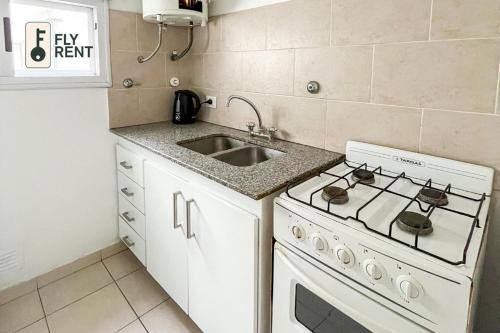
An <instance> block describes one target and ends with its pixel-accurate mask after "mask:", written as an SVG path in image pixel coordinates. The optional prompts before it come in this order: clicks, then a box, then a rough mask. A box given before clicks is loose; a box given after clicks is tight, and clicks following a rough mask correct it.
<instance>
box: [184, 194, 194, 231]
mask: <svg viewBox="0 0 500 333" xmlns="http://www.w3.org/2000/svg"><path fill="white" fill-rule="evenodd" d="M193 203H194V199H191V200H188V201H186V225H187V227H186V229H187V230H186V237H187V239H191V238H193V237H194V236H195V234H194V232H192V230H191V229H192V228H191V204H193Z"/></svg>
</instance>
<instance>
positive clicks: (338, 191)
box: [321, 186, 349, 205]
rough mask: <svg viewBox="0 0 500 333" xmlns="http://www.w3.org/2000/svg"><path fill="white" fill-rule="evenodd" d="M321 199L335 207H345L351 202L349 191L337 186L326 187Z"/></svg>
mask: <svg viewBox="0 0 500 333" xmlns="http://www.w3.org/2000/svg"><path fill="white" fill-rule="evenodd" d="M321 197H322V198H323V199H324V200H326V201H328V202H331V203H332V204H335V205H343V204H345V203H346V202H348V201H349V194H348V193H347V191H346V190H344V189H343V188H340V187H337V186H328V187H325V188H324V189H323V193H322V194H321Z"/></svg>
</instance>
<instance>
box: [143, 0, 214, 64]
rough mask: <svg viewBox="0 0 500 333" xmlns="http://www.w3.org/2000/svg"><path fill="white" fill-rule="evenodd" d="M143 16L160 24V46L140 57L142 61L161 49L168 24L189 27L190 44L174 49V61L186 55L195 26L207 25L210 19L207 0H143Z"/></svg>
mask: <svg viewBox="0 0 500 333" xmlns="http://www.w3.org/2000/svg"><path fill="white" fill-rule="evenodd" d="M142 12H143V18H144V20H145V21H147V22H151V23H156V24H158V46H157V47H156V49H155V51H154V52H153V53H152V54H151V55H150V56H148V57H146V58H145V57H142V56H141V57H139V59H138V61H139V62H140V63H143V62H146V61H148V60H150V59H151V58H152V57H153V56H154V55H155V54H156V53H157V52H158V50H159V49H160V47H161V42H162V33H163V30H164V29H167V27H168V26H186V27H188V29H189V34H188V46H187V47H186V49H185V50H184V51H182V52H180V53H178V52H176V51H174V52H173V53H172V55H171V56H170V58H171V60H172V61H177V60H179V59H181V58H182V57H184V56H185V55H186V54H187V53H188V52H189V50H190V49H191V46H192V44H193V28H194V26H196V25H201V26H205V25H206V24H207V21H208V3H207V0H142Z"/></svg>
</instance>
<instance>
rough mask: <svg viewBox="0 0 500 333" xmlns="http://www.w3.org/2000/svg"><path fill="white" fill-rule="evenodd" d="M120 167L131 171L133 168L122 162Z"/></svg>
mask: <svg viewBox="0 0 500 333" xmlns="http://www.w3.org/2000/svg"><path fill="white" fill-rule="evenodd" d="M120 165H121V166H122V167H123V168H124V169H126V170H130V169H132V168H133V166H131V165H128V164H127V161H123V162H120Z"/></svg>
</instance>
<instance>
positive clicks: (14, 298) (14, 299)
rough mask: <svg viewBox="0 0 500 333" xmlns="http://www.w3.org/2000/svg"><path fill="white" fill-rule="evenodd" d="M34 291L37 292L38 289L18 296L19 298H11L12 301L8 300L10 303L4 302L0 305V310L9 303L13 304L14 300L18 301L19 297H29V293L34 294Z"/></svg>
mask: <svg viewBox="0 0 500 333" xmlns="http://www.w3.org/2000/svg"><path fill="white" fill-rule="evenodd" d="M35 291H38V288H37V289H34V290H31V291H29V292H27V293H25V294H22V295H19V296H17V297H16V298H13V299H11V300H10V301H8V302H5V303H3V304H0V308H1V307H3V306H4V305H7V304H9V303H12V302H14V301H15V300H18V299H20V298H21V297H24V296H26V295H29V294H31V293H33V292H35Z"/></svg>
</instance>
